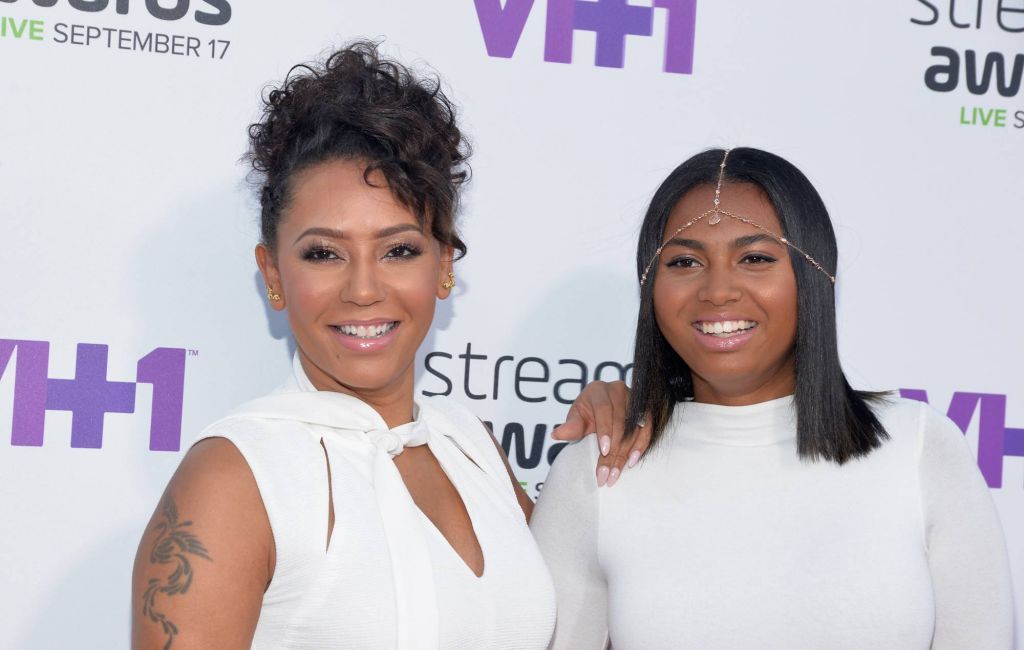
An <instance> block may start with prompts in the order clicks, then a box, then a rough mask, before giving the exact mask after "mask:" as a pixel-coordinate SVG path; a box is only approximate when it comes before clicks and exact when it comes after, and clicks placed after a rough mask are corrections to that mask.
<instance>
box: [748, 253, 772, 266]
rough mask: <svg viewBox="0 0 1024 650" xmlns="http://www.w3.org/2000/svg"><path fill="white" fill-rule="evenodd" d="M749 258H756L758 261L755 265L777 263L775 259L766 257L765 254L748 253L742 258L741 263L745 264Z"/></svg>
mask: <svg viewBox="0 0 1024 650" xmlns="http://www.w3.org/2000/svg"><path fill="white" fill-rule="evenodd" d="M751 258H758V259H759V260H760V261H759V262H757V264H771V263H772V262H777V261H778V260H777V259H776V258H774V257H772V256H771V255H766V254H765V253H748V254H747V255H744V256H743V261H744V262H746V261H748V260H750V259H751Z"/></svg>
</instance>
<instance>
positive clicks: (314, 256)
mask: <svg viewBox="0 0 1024 650" xmlns="http://www.w3.org/2000/svg"><path fill="white" fill-rule="evenodd" d="M321 254H325V255H333V256H334V258H337V257H339V255H338V254H337V253H336V252H335V251H333V250H332V249H331V248H330V247H329V246H324V245H323V244H313V245H311V246H310V247H309V248H307V249H306V250H304V251H303V252H302V259H304V260H306V261H308V262H314V263H319V262H329V261H331V260H332V259H334V258H332V257H324V256H321Z"/></svg>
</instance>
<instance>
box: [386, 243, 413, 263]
mask: <svg viewBox="0 0 1024 650" xmlns="http://www.w3.org/2000/svg"><path fill="white" fill-rule="evenodd" d="M403 248H404V249H406V250H407V251H409V252H408V253H407V254H405V255H392V253H394V252H395V251H397V250H400V249H403ZM422 254H423V249H422V248H420V246H419V245H418V244H414V243H413V242H396V243H394V244H392V245H390V246H388V252H387V253H386V254H385V255H384V257H387V258H390V259H407V258H411V257H419V256H420V255H422Z"/></svg>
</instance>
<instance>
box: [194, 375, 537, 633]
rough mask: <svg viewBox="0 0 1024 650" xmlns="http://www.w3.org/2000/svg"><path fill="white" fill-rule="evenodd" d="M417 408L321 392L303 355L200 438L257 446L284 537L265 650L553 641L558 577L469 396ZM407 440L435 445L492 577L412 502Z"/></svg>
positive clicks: (265, 609)
mask: <svg viewBox="0 0 1024 650" xmlns="http://www.w3.org/2000/svg"><path fill="white" fill-rule="evenodd" d="M416 406H417V408H416V414H415V416H416V419H415V421H414V422H412V423H410V424H407V425H403V426H400V427H396V428H395V429H391V430H389V429H388V428H387V425H386V424H385V423H384V421H383V419H382V418H381V417H380V416H379V415H378V414H377V413H376V412H375V411H374V410H373V409H372V408H370V407H369V406H368V405H366V404H364V403H363V402H361V401H360V400H358V399H356V398H354V397H351V396H348V395H343V394H340V393H333V392H329V391H317V390H316V389H315V388H314V387H313V385H312V384H311V383H310V382H309V379H308V378H307V377H306V375H305V373H304V372H303V370H302V366H301V364H300V363H299V361H298V358H296V359H295V361H294V363H293V376H292V377H291V378H290V379H289V381H288V382H287V383H286V384H285V385H284V386H282V387H281V388H279V389H278V390H277V391H275V392H274V393H272V394H271V395H268V396H266V397H264V398H260V399H258V400H255V401H253V402H250V403H248V404H246V405H244V406H243V407H241V408H240V409H239V410H238V411H236V412H235V413H233V414H232V415H229V416H228V417H226V418H224V419H222V420H219V421H218V422H215V423H214V424H213V425H211V426H210V427H208V428H207V429H206V430H204V431H203V433H202V434H201V435H200V438H199V439H200V440H202V439H204V438H211V437H222V438H226V439H228V440H230V441H231V442H232V443H233V444H234V445H235V446H236V447H237V448H238V450H239V451H240V452H241V453H242V455H243V456H244V457H245V460H246V462H247V463H248V464H249V468H250V469H251V470H252V473H253V476H254V477H255V479H256V484H257V485H258V487H259V490H260V495H261V497H262V498H263V503H264V506H265V507H266V511H267V516H268V518H269V520H270V526H271V529H272V531H273V535H274V543H275V546H276V551H277V565H276V568H275V571H274V576H273V579H272V581H271V583H270V587H269V588H268V589H267V592H266V593H265V594H264V597H263V606H262V609H261V611H260V617H259V621H258V623H257V626H256V634H255V638H254V640H253V645H252V647H253V648H257V649H261V648H266V649H271V648H273V649H277V648H303V649H306V648H353V649H355V648H358V649H360V650H362V649H376V648H398V649H399V650H406V649H424V650H426V649H436V648H453V649H454V648H465V649H467V650H468V649H473V650H478V649H481V648H493V649H502V648H509V649H511V648H515V649H516V650H528V649H530V648H538V649H540V648H546V647H547V644H548V641H549V639H550V637H551V634H552V631H553V628H554V620H555V599H554V588H553V586H552V583H551V578H550V576H549V574H548V571H547V569H546V567H545V565H544V562H543V560H542V558H541V556H540V553H539V551H538V550H537V546H536V544H535V543H534V541H533V538H532V536H531V535H530V531H529V529H528V528H527V525H526V521H525V518H524V517H523V513H522V510H521V509H520V507H519V504H518V502H517V501H516V497H515V492H514V490H513V488H512V484H511V481H510V479H509V476H508V472H507V471H506V470H505V466H504V463H503V462H502V460H501V457H500V456H499V454H498V453H497V450H496V449H495V447H494V443H493V441H492V439H491V436H490V434H489V433H488V432H487V430H486V429H485V428H484V426H483V424H482V423H481V422H480V421H479V420H478V419H477V418H476V417H475V416H473V415H472V414H471V413H469V412H468V411H467V410H465V409H464V408H462V407H461V406H458V405H457V404H453V403H448V404H442V403H440V402H439V401H435V400H430V401H429V402H422V403H417V405H416ZM410 440H411V442H410ZM405 444H427V445H428V446H429V447H430V450H431V452H432V453H433V454H434V456H435V457H436V458H437V459H438V462H439V463H440V464H441V467H442V468H443V469H444V471H445V474H447V476H448V478H449V479H450V480H451V482H452V484H453V485H454V486H455V488H456V490H458V492H459V495H460V496H461V497H462V500H463V502H464V503H465V506H466V510H467V511H468V513H469V516H470V519H471V520H472V523H473V529H474V531H475V532H476V535H477V539H478V540H479V543H480V548H481V550H482V551H483V557H484V573H483V576H482V577H479V578H478V577H476V575H475V574H474V573H473V572H472V571H471V570H470V569H469V567H468V566H467V565H466V564H465V562H464V561H463V560H462V558H461V557H460V556H459V555H458V554H457V553H456V552H455V550H454V549H453V548H452V547H451V546H450V545H449V543H448V541H447V540H446V539H445V538H444V536H443V535H442V534H441V532H440V531H439V530H437V528H436V527H435V526H434V525H433V523H431V521H430V520H429V519H428V518H427V517H426V515H424V514H423V512H422V511H421V510H420V509H419V508H418V507H417V506H416V505H415V503H414V502H413V500H412V497H411V496H410V495H409V492H408V490H407V489H406V487H405V483H404V482H403V481H402V478H401V475H400V474H399V473H398V470H397V468H396V467H395V465H394V463H393V462H392V461H391V458H392V457H393V456H395V455H397V454H399V453H401V451H402V449H403V448H404V447H403V445H405ZM328 467H329V471H330V479H331V480H330V484H331V490H330V492H331V497H332V498H333V505H334V517H335V519H334V529H333V533H332V535H331V542H330V546H329V547H327V544H326V542H327V526H328V507H329V500H328Z"/></svg>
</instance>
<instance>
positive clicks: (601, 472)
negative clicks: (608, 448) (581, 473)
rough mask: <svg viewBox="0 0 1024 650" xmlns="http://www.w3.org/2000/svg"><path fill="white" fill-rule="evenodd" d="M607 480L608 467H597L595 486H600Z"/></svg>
mask: <svg viewBox="0 0 1024 650" xmlns="http://www.w3.org/2000/svg"><path fill="white" fill-rule="evenodd" d="M607 482H608V468H607V467H605V466H604V465H601V466H600V467H598V468H597V486H598V487H601V486H602V485H604V484H605V483H607Z"/></svg>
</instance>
